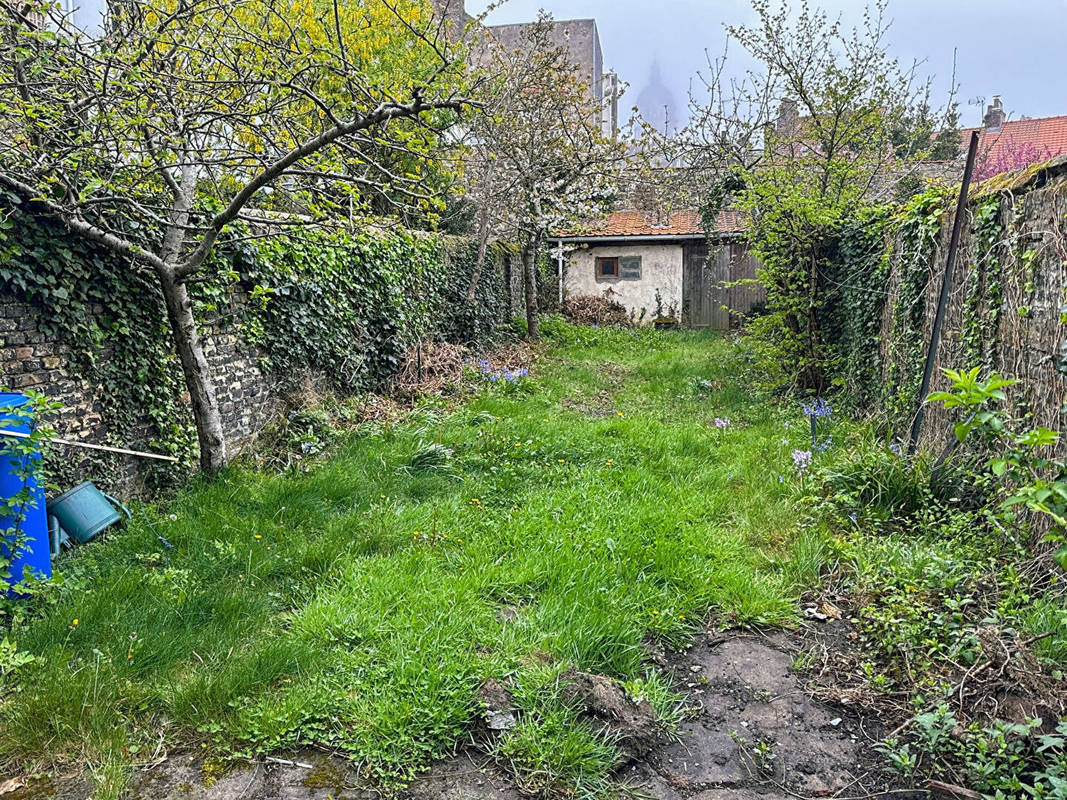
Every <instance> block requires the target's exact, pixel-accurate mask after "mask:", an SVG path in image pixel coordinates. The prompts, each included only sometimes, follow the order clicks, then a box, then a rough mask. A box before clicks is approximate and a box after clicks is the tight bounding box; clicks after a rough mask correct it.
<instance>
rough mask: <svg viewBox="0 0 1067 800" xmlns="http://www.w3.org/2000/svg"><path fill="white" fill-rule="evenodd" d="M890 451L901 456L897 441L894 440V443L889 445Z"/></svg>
mask: <svg viewBox="0 0 1067 800" xmlns="http://www.w3.org/2000/svg"><path fill="white" fill-rule="evenodd" d="M889 452H891V453H892V454H893V455H895V456H899V455H900V445H899V444H897V443H896V442H894V443H893V444H891V445H889Z"/></svg>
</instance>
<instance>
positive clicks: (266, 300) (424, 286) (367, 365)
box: [233, 230, 506, 392]
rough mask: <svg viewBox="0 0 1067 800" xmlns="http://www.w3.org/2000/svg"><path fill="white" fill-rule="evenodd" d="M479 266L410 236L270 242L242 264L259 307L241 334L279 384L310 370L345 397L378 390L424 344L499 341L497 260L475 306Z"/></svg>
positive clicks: (453, 245) (491, 261)
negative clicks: (473, 286)
mask: <svg viewBox="0 0 1067 800" xmlns="http://www.w3.org/2000/svg"><path fill="white" fill-rule="evenodd" d="M476 257H477V248H476V246H475V244H474V243H472V242H470V241H467V240H462V239H448V240H444V241H442V239H440V238H438V237H431V236H426V235H415V234H412V233H409V232H407V231H402V230H389V231H384V232H375V233H374V234H370V233H358V234H350V233H345V232H326V231H319V232H310V233H304V234H301V235H300V236H298V237H296V236H284V237H282V236H279V237H271V238H265V239H261V240H259V244H258V245H257V246H255V247H250V248H245V249H243V250H241V251H240V252H239V253H237V255H236V256H235V257H234V260H233V264H234V270H235V271H236V273H237V274H238V276H239V279H240V281H241V283H242V284H243V286H244V288H245V289H246V290H247V291H248V292H249V293H250V296H251V300H252V302H250V303H249V304H247V306H246V307H245V310H244V312H243V314H242V315H241V318H240V324H241V327H242V330H243V332H244V334H245V338H246V339H247V340H248V341H249V342H251V343H253V344H255V345H256V346H257V347H258V348H259V350H260V352H261V353H262V354H263V358H262V366H263V367H264V368H265V369H266V370H268V371H270V372H272V373H274V374H276V375H279V376H283V377H285V376H293V375H298V374H301V373H302V372H304V371H306V370H308V369H310V370H315V371H317V372H319V373H321V374H322V375H324V376H326V377H327V378H328V380H329V382H330V383H331V384H332V385H333V387H334V388H336V389H338V390H340V391H343V392H355V391H363V390H367V389H371V388H375V387H377V386H379V385H381V383H382V382H383V381H384V380H386V379H387V378H389V377H390V376H391V375H392V374H393V373H394V372H395V371H396V369H397V368H398V367H399V365H400V362H401V359H402V358H403V356H404V353H405V352H406V350H407V349H408V348H409V347H411V346H413V345H415V344H416V343H417V342H420V341H427V340H433V339H446V340H452V341H458V342H464V343H468V344H482V343H484V342H485V341H486V340H487V339H489V338H490V337H491V336H492V334H493V332H494V331H495V329H496V326H497V325H498V324H499V323H500V322H501V321H502V320H503V318H504V313H505V310H504V307H505V305H506V297H505V295H504V290H503V285H502V282H501V280H500V277H499V276H498V275H496V274H494V271H493V269H492V267H494V266H495V263H496V254H495V253H493V252H490V254H489V255H488V256H487V267H488V268H487V269H485V270H484V273H483V276H482V280H480V281H479V283H478V292H477V296H476V298H475V302H474V303H467V302H466V300H465V295H466V291H467V287H468V284H469V280H470V273H471V270H472V269H473V266H474V261H475V259H476Z"/></svg>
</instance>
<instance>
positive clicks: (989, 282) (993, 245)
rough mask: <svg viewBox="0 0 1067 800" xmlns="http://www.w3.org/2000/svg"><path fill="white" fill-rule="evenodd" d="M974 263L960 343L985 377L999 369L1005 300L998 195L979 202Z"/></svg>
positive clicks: (974, 228)
mask: <svg viewBox="0 0 1067 800" xmlns="http://www.w3.org/2000/svg"><path fill="white" fill-rule="evenodd" d="M972 214H973V217H972V223H971V249H972V253H973V259H972V263H971V264H969V265H968V267H967V273H966V276H965V279H964V299H963V321H962V326H961V330H960V343H961V345H962V346H963V357H964V359H965V360H964V361H963V362H962V363H965V364H973V365H976V366H981V368H982V374H983V375H989V374H991V373H992V372H993V371H994V370H995V369H997V366H998V365H997V364H996V363H995V361H996V352H997V346H996V345H997V326H998V325H999V323H1000V307H1001V300H1002V298H1003V291H1002V285H1001V280H1002V272H1003V268H1002V264H1001V259H1000V253H999V245H1000V243H1001V240H1002V239H1003V236H1004V227H1003V225H1002V224H1001V221H1000V198H999V197H998V196H997V195H992V196H989V197H984V198H982V199H981V200H979V201H978V202H977V203H976V204H975V206H974V207H973V210H972Z"/></svg>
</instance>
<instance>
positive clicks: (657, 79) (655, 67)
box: [637, 60, 679, 132]
mask: <svg viewBox="0 0 1067 800" xmlns="http://www.w3.org/2000/svg"><path fill="white" fill-rule="evenodd" d="M637 110H638V111H640V112H641V116H642V117H643V118H644V119H645V121H647V122H649V123H650V124H652V125H653V126H655V127H656V128H657V129H658V130H661V131H663V130H666V131H668V132H674V131H675V130H677V129H678V117H679V114H678V104H677V102H675V99H674V93H673V92H671V90H670V89H668V88H667V85H666V84H665V83H664V82H663V73H662V70H661V69H660V66H659V61H658V60H653V61H652V65H651V67H650V68H649V70H648V84H646V86H645V88H644V89H642V90H641V92H640V93H639V94H638V95H637Z"/></svg>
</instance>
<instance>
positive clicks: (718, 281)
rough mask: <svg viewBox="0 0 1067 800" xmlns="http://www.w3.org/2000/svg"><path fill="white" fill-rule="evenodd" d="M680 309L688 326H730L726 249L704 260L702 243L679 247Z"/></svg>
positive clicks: (722, 328)
mask: <svg viewBox="0 0 1067 800" xmlns="http://www.w3.org/2000/svg"><path fill="white" fill-rule="evenodd" d="M682 259H683V262H682V308H683V309H684V310H685V315H686V318H687V319H688V322H689V327H691V328H712V329H714V330H717V331H725V330H729V329H730V312H729V310H727V309H726V308H725V307H724V306H726V304H727V303H728V302H729V290H728V289H724V288H723V286H722V285H723V283H725V282H726V281H729V280H730V248H729V247H721V248H719V249H718V250H717V251H716V252H715V253H714V254H712V257H711V259H710V260H709V259H708V246H707V244H706V243H703V242H702V243H700V244H692V245H686V246H685V247H684V248H683V250H682Z"/></svg>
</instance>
